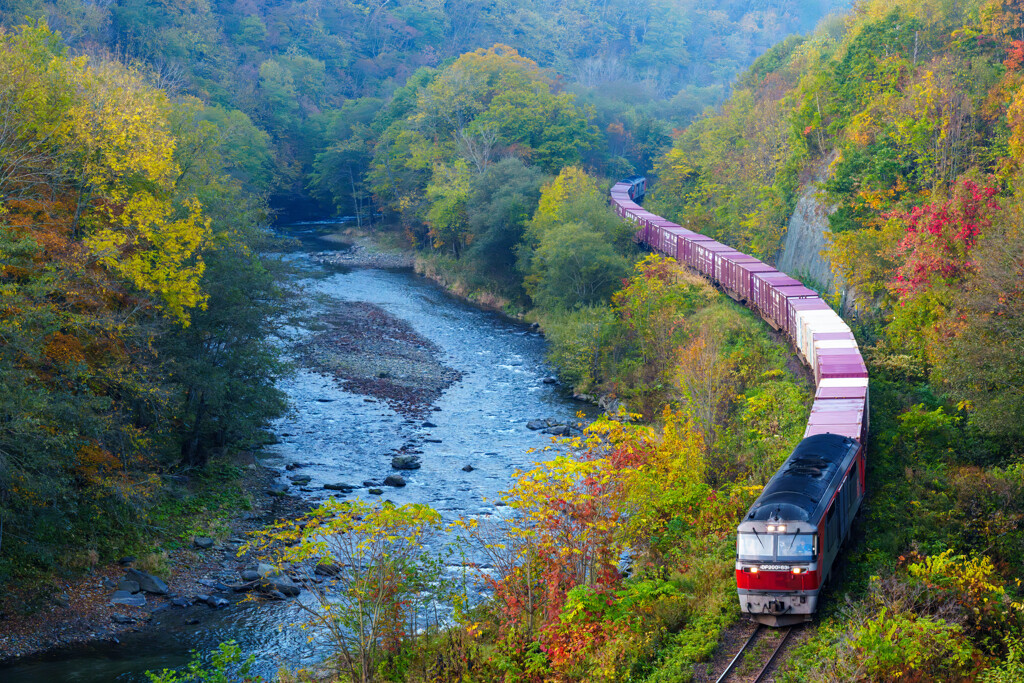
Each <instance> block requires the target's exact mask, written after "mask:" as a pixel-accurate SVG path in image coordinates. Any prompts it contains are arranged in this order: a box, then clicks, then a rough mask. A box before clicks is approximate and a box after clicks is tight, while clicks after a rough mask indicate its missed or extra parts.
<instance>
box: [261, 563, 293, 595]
mask: <svg viewBox="0 0 1024 683" xmlns="http://www.w3.org/2000/svg"><path fill="white" fill-rule="evenodd" d="M256 572H257V573H258V574H259V575H260V589H261V590H264V591H267V592H270V591H277V592H279V593H281V594H282V595H284V596H290V597H295V596H296V595H298V594H299V593H300V592H301V589H300V588H299V587H298V586H297V585H295V582H294V581H292V580H291V578H290V577H289V576H288V575H287V574H285V573H284V572H282V571H281V570H280V569H278V568H277V567H274V566H273V565H269V564H266V563H265V562H260V563H259V564H258V565H257V566H256Z"/></svg>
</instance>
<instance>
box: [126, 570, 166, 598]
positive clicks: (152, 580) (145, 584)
mask: <svg viewBox="0 0 1024 683" xmlns="http://www.w3.org/2000/svg"><path fill="white" fill-rule="evenodd" d="M127 578H129V579H131V580H132V581H137V582H138V584H139V588H140V589H142V590H143V591H145V592H147V593H152V594H153V595H167V584H166V583H164V581H163V579H161V578H160V577H158V576H153V575H152V574H147V573H146V572H141V571H139V570H138V569H129V570H128V572H127Z"/></svg>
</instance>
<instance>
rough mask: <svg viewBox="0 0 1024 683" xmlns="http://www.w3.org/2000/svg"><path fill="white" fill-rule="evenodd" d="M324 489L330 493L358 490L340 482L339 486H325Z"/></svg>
mask: <svg viewBox="0 0 1024 683" xmlns="http://www.w3.org/2000/svg"><path fill="white" fill-rule="evenodd" d="M324 488H325V489H327V490H329V491H346V492H347V491H353V490H355V489H356V487H355V486H353V485H352V484H346V483H345V482H343V481H339V482H338V483H337V484H324Z"/></svg>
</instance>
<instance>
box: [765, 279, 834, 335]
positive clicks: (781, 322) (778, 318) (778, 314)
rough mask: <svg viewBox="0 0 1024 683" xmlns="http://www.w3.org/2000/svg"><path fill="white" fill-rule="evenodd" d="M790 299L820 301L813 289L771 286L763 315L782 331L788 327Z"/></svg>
mask: <svg viewBox="0 0 1024 683" xmlns="http://www.w3.org/2000/svg"><path fill="white" fill-rule="evenodd" d="M790 299H815V300H818V301H821V297H819V296H818V293H817V292H815V291H814V290H813V289H809V288H807V287H804V286H803V285H777V284H773V285H772V287H771V289H769V290H768V307H767V309H763V313H764V314H765V315H766V316H768V317H769V318H771V319H772V320H774V321H775V326H776V327H778V328H781V329H783V330H785V329H787V328H788V326H789V309H788V307H787V304H788V302H789V300H790Z"/></svg>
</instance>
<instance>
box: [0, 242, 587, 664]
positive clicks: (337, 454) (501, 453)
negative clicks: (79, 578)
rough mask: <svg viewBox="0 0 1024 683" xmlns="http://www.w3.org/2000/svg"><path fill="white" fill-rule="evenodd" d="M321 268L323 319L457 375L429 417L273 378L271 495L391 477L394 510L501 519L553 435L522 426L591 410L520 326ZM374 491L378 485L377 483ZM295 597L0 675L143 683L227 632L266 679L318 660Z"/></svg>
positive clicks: (395, 275) (433, 290)
mask: <svg viewBox="0 0 1024 683" xmlns="http://www.w3.org/2000/svg"><path fill="white" fill-rule="evenodd" d="M305 243H306V244H307V245H308V248H309V250H310V251H321V250H323V249H324V248H325V244H324V243H323V242H315V240H306V241H305ZM293 258H296V259H298V260H300V261H305V262H307V263H308V262H309V257H308V254H303V253H301V252H300V253H297V254H295V255H294V256H293ZM322 267H323V268H329V269H331V270H329V274H328V275H327V276H326V277H315V278H314V277H311V279H310V280H309V281H308V283H307V284H308V285H309V286H310V288H312V289H314V290H318V291H319V292H320V293H322V294H324V295H326V297H327V303H326V304H325V309H324V314H325V315H328V316H329V315H330V314H331V306H332V303H333V304H334V305H335V309H334V310H335V312H337V310H339V308H338V306H340V308H341V309H344V310H346V311H349V312H351V311H352V310H358V309H363V310H369V311H377V310H379V311H382V312H384V313H386V315H387V316H388V317H389V318H391V319H394V320H396V321H399V322H400V323H401V325H400V327H401V328H402V329H403V330H405V331H406V332H409V333H412V334H414V335H416V336H418V337H420V338H422V340H424V341H425V342H428V343H429V345H430V347H431V350H430V359H429V360H430V361H431V362H436V367H437V368H439V369H440V371H441V372H451V373H458V378H457V381H454V383H451V382H446V383H445V386H443V387H440V389H435V390H434V391H433V394H432V395H431V396H430V397H429V399H430V400H431V401H432V402H433V405H432V409H431V410H430V412H429V416H430V419H429V421H427V420H426V419H425V417H426V413H422V414H421V411H412V412H413V413H415V414H418V415H419V416H418V417H416V419H412V417H411V415H410V412H409V411H406V410H404V408H405V406H404V405H403V404H402V402H401V401H397V402H396V401H394V400H389V396H387V395H383V396H380V398H379V399H378V398H374V394H372V393H370V394H369V395H367V394H361V393H354V392H358V391H364V390H367V388H366V387H365V386H358V385H357V384H356V383H353V382H348V383H346V382H345V381H344V377H342V378H341V379H338V378H337V377H335V376H332V375H330V374H321V373H320V372H318V371H317V370H316V369H315V367H314V368H310V367H300V368H299V369H298V371H297V372H296V373H295V374H294V375H293V376H292V377H290V378H288V379H287V380H284V381H283V382H282V384H281V386H282V388H283V389H284V390H285V391H286V392H287V394H288V396H289V398H290V400H291V406H292V408H291V410H290V411H289V413H288V414H287V415H286V416H285V417H284V418H283V419H281V420H280V421H279V422H278V423H277V424H276V425H275V432H276V433H277V435H278V438H279V439H280V442H279V443H278V444H276V445H274V446H272V447H270V448H268V449H266V451H265V453H264V458H263V462H264V463H265V464H266V465H268V466H270V467H273V468H275V469H277V470H279V471H280V472H281V476H280V478H279V481H278V483H279V484H281V486H280V487H279V489H278V492H279V493H281V494H282V495H284V496H291V495H299V496H303V497H306V498H308V499H310V500H314V501H315V500H322V499H326V498H329V497H333V496H335V495H340V496H343V497H349V498H360V499H363V500H367V501H380V497H379V496H375V495H371V494H370V492H369V490H368V489H369V487H368V486H366V485H363V486H358V485H357V484H359V483H360V482H364V481H365V482H369V483H377V482H380V483H384V482H385V480H386V479H387V478H388V477H389V476H390V475H397V474H401V476H402V481H404V482H405V486H401V487H396V486H388V487H387V490H386V492H385V493H386V498H387V499H388V500H390V501H392V502H394V503H395V504H397V505H401V504H403V503H411V502H417V503H425V504H428V505H431V506H433V507H434V508H435V509H437V510H438V511H439V512H441V513H442V514H443V515H444V517H445V518H446V519H447V520H449V521H450V520H454V519H455V518H457V517H461V516H480V515H491V514H499V512H500V511H501V510H502V509H501V508H498V507H497V506H492V505H491V504H488V503H485V502H484V499H485V498H486V499H488V500H491V501H494V500H496V499H497V498H498V493H499V492H500V491H501V490H503V489H505V488H508V486H509V484H510V483H511V474H512V472H513V471H514V470H516V469H524V468H528V467H529V466H530V464H531V463H532V462H533V461H534V460H536V459H538V458H540V457H546V456H548V455H552V454H551V453H541V452H538V453H534V454H529V453H527V450H528V449H531V448H535V449H541V448H543V447H544V446H546V445H548V444H550V443H551V437H550V436H549V435H546V434H542V433H540V431H539V430H538V431H532V430H529V429H527V428H526V423H527V422H528V421H530V420H546V419H548V418H551V419H552V423H553V424H575V422H576V417H575V415H576V411H578V410H588V411H589V410H591V408H590V406H587V405H586V404H582V403H579V402H577V401H573V400H572V399H571V397H569V396H567V395H566V394H565V393H564V391H563V390H562V389H560V388H559V387H558V386H557V385H555V384H550V383H548V384H546V383H544V378H545V377H549V376H550V375H551V369H550V368H549V367H547V366H546V365H545V363H544V353H545V342H544V340H543V338H541V337H540V336H539V335H537V334H535V333H533V332H531V331H530V330H529V328H528V327H526V326H525V325H520V324H517V323H514V322H511V321H509V320H508V319H506V318H503V317H501V316H499V315H497V314H494V313H490V312H485V311H481V310H479V309H477V308H475V307H473V306H471V305H468V304H465V303H463V302H460V301H458V300H456V299H454V298H452V297H449V296H448V295H446V294H445V293H444V292H443V291H441V290H440V288H438V287H437V286H435V285H434V284H432V283H431V282H429V281H428V280H425V279H423V278H420V277H418V276H416V275H414V274H413V273H411V272H409V271H394V270H392V271H388V270H375V269H361V270H344V269H341V268H334V267H332V266H322ZM311 268H321V266H312V265H311ZM314 274H315V273H314ZM406 326H407V329H406ZM315 334H316V333H313V332H310V333H307V334H305V336H304V338H303V339H302V340H300V341H301V343H309V342H310V341H311V340H313V339H314V337H315ZM406 341H408V340H406ZM414 346H415V345H414ZM395 348H398V346H396V345H392V349H395ZM300 356H301V354H300ZM381 371H383V372H387V371H388V370H387V368H383V369H382V370H381ZM380 379H388V378H380ZM346 384H348V389H351V391H350V390H347V389H346V388H345V385H346ZM396 408H398V409H399V410H400V411H401V412H396ZM425 422H428V423H429V426H427V425H425V424H424V423H425ZM403 448H404V450H403ZM400 455H410V456H417V457H418V458H419V463H420V467H419V469H413V470H402V471H401V472H399V471H397V470H395V469H393V468H392V459H393V458H394V457H395V456H400ZM288 465H292V466H293V467H292V469H291V470H287V469H286V466H288ZM295 465H301V467H295ZM296 470H298V472H301V475H298V472H296ZM293 473H294V474H293ZM286 475H292V476H296V475H298V476H301V477H302V481H303V482H304V483H303V484H302V485H301V489H302V490H299V487H297V486H295V485H292V486H289V487H287V488H285V487H284V485H286V484H292V482H291V481H289V479H288V477H287V476H286ZM305 477H309V481H308V482H306V481H305ZM392 481H396V480H392ZM373 488H375V489H381V491H382V492H384V489H383V488H382V487H381V486H380V484H377V485H375V486H373ZM262 495H266V494H262ZM235 574H236V575H237V572H235ZM235 580H237V579H235ZM306 599H309V596H308V594H307V592H305V591H304V592H303V593H302V594H300V596H299V597H298V598H294V599H293V600H292V601H286V600H282V601H279V602H273V603H269V604H263V605H262V606H256V605H254V604H248V603H234V602H233V603H232V604H231V605H230V606H227V607H222V608H220V609H217V610H212V609H210V608H209V607H207V606H205V605H200V606H194V607H189V608H186V609H173V610H166V611H163V612H160V613H158V614H155V615H154V616H153V619H152V622H153V624H152V625H151V626H147V627H146V628H145V629H144V630H143V631H141V632H139V633H129V634H126V635H124V636H122V637H121V639H120V640H121V642H120V643H105V644H100V645H93V646H89V647H84V648H80V649H76V650H72V651H67V652H63V653H53V654H51V655H50V656H48V657H46V658H44V659H40V660H36V661H25V662H19V663H16V664H14V665H13V666H8V667H6V668H3V669H0V680H3V681H4V683H37V682H38V681H75V682H76V683H94V682H95V683H99V682H100V681H102V682H103V683H107V682H109V681H125V682H129V681H130V682H134V681H145V680H146V678H145V676H144V675H143V672H144V671H145V670H146V669H161V668H164V667H177V666H181V665H183V664H184V663H185V662H186V661H187V660H188V652H189V650H190V649H198V650H201V651H206V650H209V649H212V648H214V647H216V645H217V644H218V643H220V642H222V641H225V640H230V639H235V640H237V641H238V642H239V644H240V645H241V647H242V649H243V652H245V653H254V654H255V655H256V658H257V660H258V662H259V665H258V667H257V673H260V674H263V675H269V674H272V673H273V672H274V671H275V670H276V669H277V667H278V666H279V665H287V666H288V667H290V668H293V669H294V668H298V667H300V666H303V665H308V664H310V663H311V662H314V661H317V660H318V659H319V658H320V657H322V656H323V652H322V651H318V650H316V649H312V650H311V649H310V648H309V647H308V646H307V643H306V634H304V633H302V632H300V631H299V630H298V629H296V628H290V627H289V624H292V623H294V622H295V621H297V620H298V619H299V618H300V615H299V614H298V613H297V610H296V609H295V606H294V602H293V601H294V600H306ZM280 626H284V628H283V629H282V628H279V627H280Z"/></svg>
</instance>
